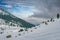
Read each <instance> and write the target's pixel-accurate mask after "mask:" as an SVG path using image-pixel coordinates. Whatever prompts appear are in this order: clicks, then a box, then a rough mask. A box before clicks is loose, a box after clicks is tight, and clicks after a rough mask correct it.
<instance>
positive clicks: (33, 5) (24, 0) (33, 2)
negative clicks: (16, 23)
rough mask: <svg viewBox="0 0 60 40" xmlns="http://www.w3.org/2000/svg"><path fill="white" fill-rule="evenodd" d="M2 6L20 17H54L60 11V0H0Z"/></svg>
mask: <svg viewBox="0 0 60 40" xmlns="http://www.w3.org/2000/svg"><path fill="white" fill-rule="evenodd" d="M0 7H1V8H4V9H5V10H7V11H9V12H11V13H12V14H14V15H16V16H17V17H20V18H23V19H24V18H34V19H35V18H36V19H38V18H53V17H56V14H57V13H60V0H0Z"/></svg>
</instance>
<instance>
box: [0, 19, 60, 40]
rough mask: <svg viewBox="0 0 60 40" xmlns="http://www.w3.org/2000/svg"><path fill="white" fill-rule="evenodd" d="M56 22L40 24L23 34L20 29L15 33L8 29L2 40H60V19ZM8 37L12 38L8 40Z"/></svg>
mask: <svg viewBox="0 0 60 40" xmlns="http://www.w3.org/2000/svg"><path fill="white" fill-rule="evenodd" d="M54 20H55V21H54V22H47V23H48V24H47V25H46V24H40V25H39V26H36V27H33V28H30V29H28V31H23V32H18V29H17V30H16V31H15V32H13V31H14V30H13V29H12V31H9V30H8V31H7V29H6V30H4V32H3V33H2V34H0V40H60V19H54ZM0 31H2V30H0ZM7 35H11V36H12V37H11V38H6V36H7Z"/></svg>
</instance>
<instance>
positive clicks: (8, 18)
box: [0, 8, 35, 28]
mask: <svg viewBox="0 0 60 40" xmlns="http://www.w3.org/2000/svg"><path fill="white" fill-rule="evenodd" d="M2 20H3V21H4V22H3V23H2ZM1 23H2V24H5V25H9V26H17V27H18V26H20V27H25V28H31V27H34V26H35V25H33V24H31V23H29V22H26V21H24V20H22V19H21V18H18V17H16V16H14V15H12V14H11V13H9V12H8V11H5V10H4V9H1V8H0V24H1Z"/></svg>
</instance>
